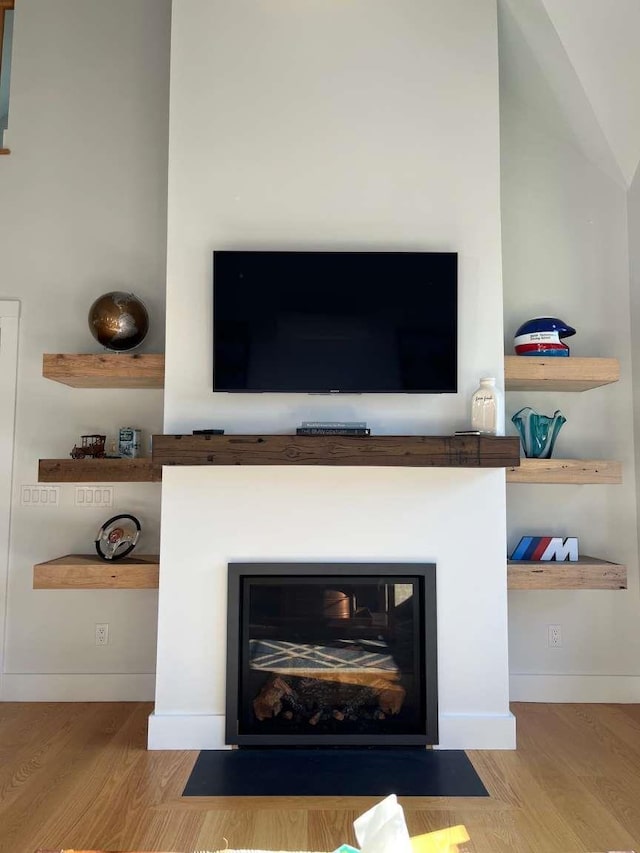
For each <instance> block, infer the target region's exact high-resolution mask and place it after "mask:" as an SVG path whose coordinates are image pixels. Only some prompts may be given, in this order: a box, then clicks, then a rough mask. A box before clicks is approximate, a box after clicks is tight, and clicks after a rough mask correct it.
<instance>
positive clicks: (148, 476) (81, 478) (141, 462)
mask: <svg viewBox="0 0 640 853" xmlns="http://www.w3.org/2000/svg"><path fill="white" fill-rule="evenodd" d="M161 480H162V469H161V468H159V467H158V466H157V465H155V464H154V462H153V460H152V459H41V460H40V461H39V463H38V482H39V483H159V482H160V481H161Z"/></svg>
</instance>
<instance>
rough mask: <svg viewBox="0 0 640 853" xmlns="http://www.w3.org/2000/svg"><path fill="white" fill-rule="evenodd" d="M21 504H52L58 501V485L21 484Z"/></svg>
mask: <svg viewBox="0 0 640 853" xmlns="http://www.w3.org/2000/svg"><path fill="white" fill-rule="evenodd" d="M20 503H21V504H22V506H54V507H57V506H58V504H59V503H60V486H21V487H20Z"/></svg>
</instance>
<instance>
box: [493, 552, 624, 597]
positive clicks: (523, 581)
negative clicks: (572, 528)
mask: <svg viewBox="0 0 640 853" xmlns="http://www.w3.org/2000/svg"><path fill="white" fill-rule="evenodd" d="M507 586H508V588H509V589H626V588H627V569H626V566H621V565H619V564H618V563H609V562H608V561H607V560H600V559H598V558H597V557H586V556H584V557H580V558H579V559H578V560H577V561H573V562H571V561H569V560H565V561H562V562H556V561H555V560H551V561H543V562H532V561H528V560H508V562H507Z"/></svg>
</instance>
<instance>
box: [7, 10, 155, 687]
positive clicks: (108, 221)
mask: <svg viewBox="0 0 640 853" xmlns="http://www.w3.org/2000/svg"><path fill="white" fill-rule="evenodd" d="M169 26H170V3H169V2H168V0H112V2H109V3H104V2H102V1H101V0H57V2H55V3H45V2H41V1H40V2H38V0H21V2H20V3H19V4H17V9H16V23H15V33H14V51H13V71H12V91H11V129H10V140H9V139H7V141H8V142H10V147H11V148H12V153H11V155H10V156H9V157H2V158H0V161H1V162H0V221H1V222H2V228H0V297H17V298H19V299H20V301H21V327H20V352H19V373H18V405H17V422H16V444H15V465H14V491H13V501H14V511H13V524H12V531H11V555H10V566H9V588H8V618H7V634H6V661H5V667H6V672H7V676H6V678H5V680H4V689H3V694H2V698H5V699H21V698H25V699H56V698H58V699H66V698H69V699H73V698H79V699H92V698H121V699H125V698H137V697H141V696H144V697H149V696H150V695H152V693H153V671H154V665H155V660H154V655H155V631H156V602H157V593H155V592H153V591H95V592H94V591H86V592H81V591H77V592H76V591H73V592H69V591H34V590H33V589H32V566H33V564H34V563H36V562H39V561H42V560H47V559H51V558H54V557H57V556H60V555H62V554H67V553H73V552H76V553H78V552H79V553H82V552H85V553H91V551H92V550H93V538H94V537H95V533H96V530H97V528H98V526H99V525H100V524H101V523H102V522H103V521H104V520H106V518H108V517H109V515H110V514H114V513H116V512H123V511H129V512H133V513H134V514H136V515H139V516H140V518H141V520H142V522H143V530H144V534H143V538H142V539H141V542H140V544H139V546H138V548H139V551H140V553H145V552H146V553H149V552H154V551H156V549H157V547H158V539H159V503H160V494H159V486H157V485H119V484H116V485H115V486H114V491H115V501H114V507H113V511H111V510H108V509H107V510H93V509H79V508H76V507H75V505H74V495H75V489H74V486H73V485H64V486H62V494H61V505H60V507H59V508H58V509H45V508H40V509H33V508H25V507H21V506H20V491H19V489H20V485H21V484H29V483H35V482H36V479H37V462H38V458H45V457H66V456H68V454H69V451H70V449H71V447H72V446H73V444H74V443H75V442H76V441H77V440H78V437H79V435H80V434H81V433H84V432H98V431H100V432H102V431H106V432H107V433H109V434H114V432H115V430H116V429H117V428H118V427H119V426H123V425H128V424H133V425H135V426H140V427H141V428H142V429H144V430H145V431H148V432H151V431H153V430H158V429H160V428H161V423H162V420H161V419H162V394H161V392H157V391H141V392H135V391H129V392H123V391H83V390H73V389H70V388H67V387H66V386H63V385H59V384H57V383H53V382H49V381H46V380H44V379H43V378H42V376H41V369H42V353H43V352H97V351H99V350H100V347H99V346H98V345H97V344H96V342H95V341H94V340H93V338H92V337H91V335H90V333H89V329H88V325H87V311H88V309H89V306H90V305H91V303H92V301H93V299H94V298H95V297H96V296H98V295H99V294H101V293H103V292H105V291H107V290H111V289H116V288H117V289H127V290H133V291H134V292H135V293H136V294H138V295H139V296H140V297H141V298H142V299H144V300H145V302H146V303H147V305H148V307H149V311H150V316H151V332H150V334H149V337H148V340H147V341H146V342H145V344H144V345H143V348H142V350H141V351H151V352H157V351H162V350H163V346H164V342H163V337H164V263H165V250H166V231H165V229H166V163H167V153H166V152H167V132H168V65H169ZM96 622H109V623H110V626H111V632H110V644H109V645H108V646H106V647H101V648H96V646H95V645H94V624H95V623H96Z"/></svg>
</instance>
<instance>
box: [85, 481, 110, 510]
mask: <svg viewBox="0 0 640 853" xmlns="http://www.w3.org/2000/svg"><path fill="white" fill-rule="evenodd" d="M76 506H95V507H105V506H113V487H112V486H76Z"/></svg>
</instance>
